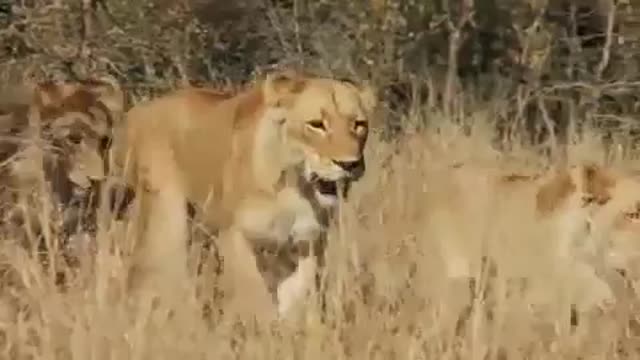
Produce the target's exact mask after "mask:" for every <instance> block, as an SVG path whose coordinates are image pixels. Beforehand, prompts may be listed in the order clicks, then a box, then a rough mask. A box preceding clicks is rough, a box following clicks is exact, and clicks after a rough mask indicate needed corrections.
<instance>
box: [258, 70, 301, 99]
mask: <svg viewBox="0 0 640 360" xmlns="http://www.w3.org/2000/svg"><path fill="white" fill-rule="evenodd" d="M304 85H305V79H304V77H303V76H301V75H300V74H299V73H298V72H296V71H294V70H283V71H278V72H274V73H270V74H267V76H266V78H265V81H264V85H263V89H262V91H263V95H264V100H265V102H266V103H267V105H274V106H278V105H282V103H283V101H286V99H287V98H288V97H289V96H290V95H292V94H297V93H299V92H300V91H302V89H304Z"/></svg>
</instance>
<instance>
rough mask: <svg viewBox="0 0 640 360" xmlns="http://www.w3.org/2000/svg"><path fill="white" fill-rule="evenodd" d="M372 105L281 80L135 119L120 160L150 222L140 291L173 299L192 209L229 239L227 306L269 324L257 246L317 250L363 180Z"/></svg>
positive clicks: (304, 266) (351, 89) (294, 289)
mask: <svg viewBox="0 0 640 360" xmlns="http://www.w3.org/2000/svg"><path fill="white" fill-rule="evenodd" d="M375 104H376V98H375V96H374V93H373V92H372V90H371V89H370V88H369V87H368V86H362V87H360V86H357V85H355V84H353V83H350V82H346V81H339V80H334V79H331V78H321V77H316V76H311V75H308V74H302V73H299V72H294V71H281V72H274V73H271V74H268V75H267V76H266V77H265V78H264V79H263V80H260V81H258V82H256V83H255V84H254V85H252V86H249V88H247V89H245V90H243V91H240V92H238V93H236V94H231V93H224V92H216V91H214V90H207V89H201V88H200V89H199V88H189V89H182V90H178V91H176V92H173V93H171V94H168V95H166V96H163V97H160V98H157V99H154V100H151V101H148V102H145V103H141V104H138V105H137V106H135V107H134V108H132V109H131V110H130V111H129V112H128V114H127V116H126V120H125V127H124V128H123V129H122V130H123V133H122V135H121V136H119V140H121V141H122V142H121V144H120V145H118V146H117V147H116V149H117V150H116V152H117V156H116V158H117V159H119V161H120V162H119V163H120V165H121V166H123V167H124V170H125V176H126V179H127V180H128V181H129V182H130V184H131V185H132V186H135V187H136V188H137V189H138V191H137V193H138V194H140V196H139V198H140V200H141V203H140V204H141V207H140V208H141V209H142V214H143V216H144V219H145V225H144V227H143V228H142V231H143V232H142V233H141V235H140V239H139V240H138V241H139V243H138V246H137V249H136V251H135V252H136V255H135V257H136V260H135V267H136V269H135V272H134V274H136V277H138V279H139V281H140V283H139V284H140V285H142V284H145V286H147V285H154V284H155V285H159V286H161V287H163V288H164V289H167V290H169V291H175V290H170V289H169V287H170V285H171V284H172V283H171V281H172V280H175V281H176V283H180V282H181V281H182V279H181V277H183V276H185V275H186V273H185V270H186V244H187V240H186V237H187V219H186V218H187V214H186V206H185V201H187V202H189V203H191V204H192V205H194V206H195V207H196V209H199V210H200V211H201V212H202V215H203V218H204V219H205V222H206V223H207V225H208V226H209V227H211V228H213V229H216V230H219V231H220V238H219V240H218V242H217V247H218V249H219V251H220V253H221V255H222V257H223V261H224V273H225V275H224V278H225V280H226V281H227V283H226V285H229V286H225V290H226V291H229V290H230V289H232V291H231V293H233V294H234V295H235V296H233V301H231V302H230V304H229V305H230V306H238V307H239V308H241V309H242V310H250V311H252V312H258V313H260V314H265V313H269V312H271V311H272V310H273V309H272V308H271V307H272V305H273V302H272V298H271V296H270V295H269V293H268V291H267V288H266V286H265V283H264V280H263V279H262V277H261V275H260V273H259V271H258V269H257V267H256V259H255V255H254V252H253V250H252V245H255V244H256V243H262V244H265V243H266V244H275V243H278V244H281V245H282V244H286V243H287V242H288V241H292V242H293V243H300V242H303V241H305V242H306V241H311V242H314V241H316V240H318V238H319V237H320V236H321V235H322V234H323V233H324V230H325V226H326V223H325V222H324V221H323V218H326V216H327V215H328V214H329V212H330V211H331V209H333V208H335V206H336V205H337V204H338V199H339V197H340V196H341V195H346V192H347V189H348V185H349V184H350V183H351V182H352V181H354V180H357V179H358V178H360V177H361V176H362V175H363V173H364V170H365V161H364V158H363V148H364V146H365V143H366V141H367V135H368V130H369V129H368V128H369V121H368V120H369V116H370V114H371V111H372V110H373V107H374V106H375ZM341 189H342V190H341ZM341 192H342V193H341ZM315 266H316V265H315V258H314V257H313V256H310V257H308V258H305V259H304V260H301V262H300V263H299V264H298V267H297V270H296V272H295V273H294V274H293V275H292V276H291V277H290V278H288V279H286V280H285V281H284V282H282V283H281V284H280V286H279V288H278V290H277V293H278V294H277V298H278V304H279V310H280V312H281V313H284V312H286V311H287V309H288V307H289V306H290V305H291V304H293V303H294V302H295V300H296V299H298V298H299V296H302V295H304V292H305V291H306V289H307V288H308V285H309V284H310V280H311V279H312V278H311V277H310V276H311V275H312V274H313V273H314V272H315ZM154 279H155V280H154ZM134 286H136V287H137V286H138V285H134ZM265 306H266V307H267V308H266V309H265Z"/></svg>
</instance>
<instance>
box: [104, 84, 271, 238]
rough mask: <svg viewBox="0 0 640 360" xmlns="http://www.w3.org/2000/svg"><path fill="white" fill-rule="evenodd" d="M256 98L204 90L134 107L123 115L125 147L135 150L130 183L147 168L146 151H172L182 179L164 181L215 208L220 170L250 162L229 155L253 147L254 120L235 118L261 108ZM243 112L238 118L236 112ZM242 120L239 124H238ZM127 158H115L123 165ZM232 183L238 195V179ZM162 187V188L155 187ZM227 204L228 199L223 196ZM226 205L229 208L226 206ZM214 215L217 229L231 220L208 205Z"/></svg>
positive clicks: (181, 92)
mask: <svg viewBox="0 0 640 360" xmlns="http://www.w3.org/2000/svg"><path fill="white" fill-rule="evenodd" d="M257 95H259V94H257V93H254V92H249V93H244V94H240V95H238V96H236V97H233V94H232V93H224V92H219V91H215V90H212V89H206V88H188V89H183V90H179V91H176V92H174V93H171V94H168V95H166V96H164V97H160V98H157V99H153V100H151V101H149V102H146V103H143V104H140V105H138V106H136V107H134V108H132V109H131V110H130V111H129V112H128V113H127V121H126V129H124V131H125V134H124V135H123V136H122V139H121V140H123V141H126V145H125V147H123V148H121V149H128V150H129V151H133V152H134V153H131V154H130V156H131V158H132V159H135V160H134V163H132V164H130V165H129V167H128V169H131V170H134V168H132V167H131V166H135V170H134V171H132V172H128V175H129V176H130V181H134V182H135V181H138V172H139V171H140V170H142V171H143V172H144V171H145V170H143V169H144V168H145V167H146V165H145V164H144V163H142V162H143V160H142V159H143V158H145V157H146V155H144V154H145V153H149V152H154V151H156V150H154V149H157V148H158V147H162V148H165V149H171V151H172V156H173V158H174V161H175V163H176V165H177V167H178V173H179V174H184V176H183V177H182V178H181V179H170V178H167V179H164V180H163V181H166V182H168V181H180V182H184V186H185V191H186V193H187V194H186V195H187V197H188V198H189V199H191V200H192V201H194V202H195V203H196V205H198V206H200V207H206V206H207V204H219V203H220V202H221V201H222V194H223V192H224V191H225V189H224V186H223V180H224V179H223V177H224V175H223V172H224V170H225V169H226V168H228V167H230V166H233V163H234V162H243V161H244V162H246V161H248V160H249V159H242V158H235V157H231V154H232V153H233V152H235V151H233V150H234V147H247V146H251V142H252V141H251V138H252V129H253V127H252V125H253V124H252V123H251V121H250V120H251V119H257V118H258V117H247V116H238V115H246V113H247V112H251V111H258V110H259V105H260V104H259V101H260V97H259V96H257ZM239 113H242V114H239ZM238 119H242V120H243V121H238ZM125 156H126V155H125V154H124V153H120V154H119V155H118V156H117V157H116V158H117V159H119V160H120V165H124V160H125ZM237 180H238V181H236V182H235V184H234V189H227V192H229V191H228V190H234V191H237V192H240V187H241V186H242V184H241V183H240V180H241V179H237ZM158 185H159V186H160V187H162V185H163V184H158ZM225 199H226V201H227V202H228V201H230V199H229V196H228V195H227V196H226V197H225ZM229 206H232V205H231V204H229ZM209 210H211V211H213V212H214V213H212V214H211V216H209V218H212V219H214V218H215V219H217V220H216V221H215V224H212V225H215V226H224V225H226V224H228V222H229V221H230V216H231V215H230V214H229V212H228V211H226V210H225V209H224V208H222V207H219V206H213V205H211V206H209Z"/></svg>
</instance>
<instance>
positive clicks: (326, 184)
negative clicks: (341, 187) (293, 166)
mask: <svg viewBox="0 0 640 360" xmlns="http://www.w3.org/2000/svg"><path fill="white" fill-rule="evenodd" d="M313 185H314V187H315V188H316V190H317V191H318V192H319V193H320V194H322V195H325V196H338V183H337V182H336V181H329V180H322V179H317V180H316V181H314V183H313Z"/></svg>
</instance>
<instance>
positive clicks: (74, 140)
mask: <svg viewBox="0 0 640 360" xmlns="http://www.w3.org/2000/svg"><path fill="white" fill-rule="evenodd" d="M68 139H69V141H70V142H71V143H73V144H76V145H77V144H80V142H82V135H80V134H76V133H71V134H69V136H68Z"/></svg>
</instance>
